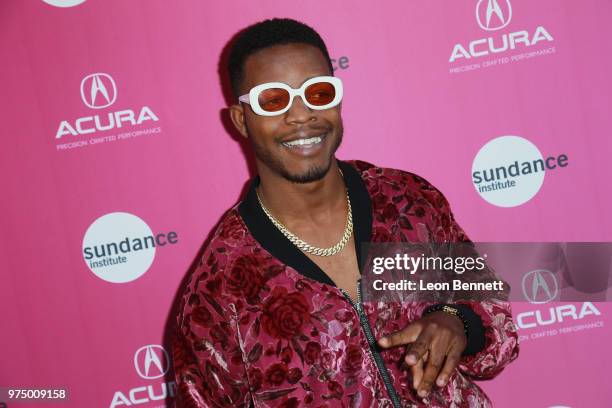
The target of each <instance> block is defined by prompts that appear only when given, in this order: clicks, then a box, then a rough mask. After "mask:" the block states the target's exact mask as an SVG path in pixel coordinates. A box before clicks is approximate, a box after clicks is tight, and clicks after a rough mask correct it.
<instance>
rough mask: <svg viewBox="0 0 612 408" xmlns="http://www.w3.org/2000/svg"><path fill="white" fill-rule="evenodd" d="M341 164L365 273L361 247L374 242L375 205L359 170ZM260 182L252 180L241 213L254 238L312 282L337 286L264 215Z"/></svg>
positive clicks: (357, 250) (357, 247)
mask: <svg viewBox="0 0 612 408" xmlns="http://www.w3.org/2000/svg"><path fill="white" fill-rule="evenodd" d="M337 163H338V166H339V167H340V168H341V169H342V172H343V173H344V182H345V184H346V186H347V188H348V193H349V198H350V199H351V208H352V210H353V232H354V234H355V251H356V253H357V262H358V265H359V270H360V272H361V269H362V259H363V258H362V257H363V256H364V254H362V251H361V247H362V245H361V244H362V243H366V242H368V241H370V236H371V233H372V202H371V200H370V194H369V192H368V190H367V188H366V185H365V183H364V181H363V179H362V178H361V175H360V174H359V172H358V171H357V169H355V167H353V166H352V165H351V164H349V163H346V162H343V161H341V160H337ZM259 182H260V178H259V175H256V176H255V177H254V178H253V179H252V180H251V184H250V187H249V190H248V192H247V194H246V197H245V198H244V200H243V201H242V202H241V203H240V205H239V206H238V212H239V213H240V216H241V217H242V219H243V220H244V222H245V223H246V225H247V227H248V229H249V231H250V232H251V235H253V237H254V238H255V239H256V240H257V241H258V242H259V244H260V245H261V246H262V247H263V248H265V249H266V250H267V251H268V252H270V253H271V254H272V255H273V256H275V257H276V258H278V259H279V260H280V261H282V262H283V263H284V264H285V265H288V266H290V267H292V268H293V269H295V270H296V271H298V272H299V273H300V274H302V275H304V276H306V277H308V278H310V279H314V280H316V281H319V282H321V283H325V284H328V285H332V286H336V285H335V283H334V281H333V280H332V279H331V278H330V277H329V276H328V275H327V274H326V273H325V272H324V271H323V270H322V269H321V268H319V266H318V265H317V264H316V263H314V262H313V261H311V260H310V258H308V257H307V256H306V255H305V254H304V253H303V252H302V251H300V250H299V249H298V248H297V247H296V246H295V245H293V244H292V243H291V241H289V240H288V239H287V238H286V237H285V236H284V235H283V234H282V233H281V232H280V231H279V230H278V228H276V227H275V226H274V224H272V221H270V219H269V218H268V216H267V215H266V214H265V213H264V212H263V210H262V208H261V206H260V205H259V201H258V200H257V193H256V192H255V187H257V186H258V185H259Z"/></svg>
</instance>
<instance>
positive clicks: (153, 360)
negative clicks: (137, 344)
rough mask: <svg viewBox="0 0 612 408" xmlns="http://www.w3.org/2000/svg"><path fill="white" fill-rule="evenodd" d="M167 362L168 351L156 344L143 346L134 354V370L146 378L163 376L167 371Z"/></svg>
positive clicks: (168, 361)
mask: <svg viewBox="0 0 612 408" xmlns="http://www.w3.org/2000/svg"><path fill="white" fill-rule="evenodd" d="M169 363H170V358H168V353H167V352H166V350H164V348H163V347H162V346H159V345H157V344H149V345H148V346H143V347H141V348H139V349H138V350H137V351H136V354H134V367H136V372H137V373H138V375H139V376H141V377H142V378H145V379H148V380H151V379H154V378H160V377H163V376H164V375H165V374H166V373H167V372H168V368H169V366H170V364H169Z"/></svg>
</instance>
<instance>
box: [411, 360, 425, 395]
mask: <svg viewBox="0 0 612 408" xmlns="http://www.w3.org/2000/svg"><path fill="white" fill-rule="evenodd" d="M428 356H429V351H427V353H425V355H424V356H423V358H421V359H420V360H419V361H418V362H417V363H416V364H415V365H413V366H412V367H410V368H411V370H412V386H413V387H414V389H415V390H417V389H418V388H419V384H420V383H421V380H422V379H423V364H425V362H426V361H427V357H428Z"/></svg>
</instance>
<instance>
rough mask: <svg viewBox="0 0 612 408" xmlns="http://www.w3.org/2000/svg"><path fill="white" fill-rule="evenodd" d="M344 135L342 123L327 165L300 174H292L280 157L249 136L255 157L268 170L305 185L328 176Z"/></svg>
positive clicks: (315, 166) (310, 168)
mask: <svg viewBox="0 0 612 408" xmlns="http://www.w3.org/2000/svg"><path fill="white" fill-rule="evenodd" d="M343 134H344V129H343V126H342V123H340V125H339V127H338V137H337V138H336V140H335V141H334V144H333V146H332V148H331V153H330V155H329V157H327V161H326V163H325V164H323V165H312V166H310V167H309V168H308V169H307V170H306V171H304V172H302V173H298V174H292V173H290V172H289V171H288V170H287V168H286V167H285V165H284V164H283V162H282V161H281V160H279V158H278V157H276V156H274V155H273V154H272V153H271V152H270V150H269V149H266V148H265V147H264V146H262V145H261V144H259V143H257V142H256V141H255V138H253V137H252V136H251V135H249V140H250V141H251V146H252V147H253V152H254V154H255V157H257V158H258V159H259V160H260V161H261V162H263V163H264V164H265V165H266V166H268V168H270V169H271V170H272V171H274V172H275V173H276V174H279V175H281V176H282V177H283V178H284V179H285V180H288V181H291V182H292V183H300V184H304V183H310V182H313V181H317V180H320V179H322V178H323V177H324V176H325V175H326V174H327V172H328V171H329V168H330V167H331V163H332V161H331V159H332V157H334V154H335V153H336V150H338V148H339V147H340V144H341V143H342V136H343Z"/></svg>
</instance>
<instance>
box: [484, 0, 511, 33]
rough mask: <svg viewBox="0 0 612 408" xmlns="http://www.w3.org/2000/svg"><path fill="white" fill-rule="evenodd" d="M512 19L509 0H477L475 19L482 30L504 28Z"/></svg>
mask: <svg viewBox="0 0 612 408" xmlns="http://www.w3.org/2000/svg"><path fill="white" fill-rule="evenodd" d="M511 19H512V5H511V4H510V0H478V4H476V21H477V22H478V25H479V26H480V28H482V29H483V30H487V31H495V30H499V29H501V28H504V27H505V26H507V25H508V24H509V23H510V20H511Z"/></svg>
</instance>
